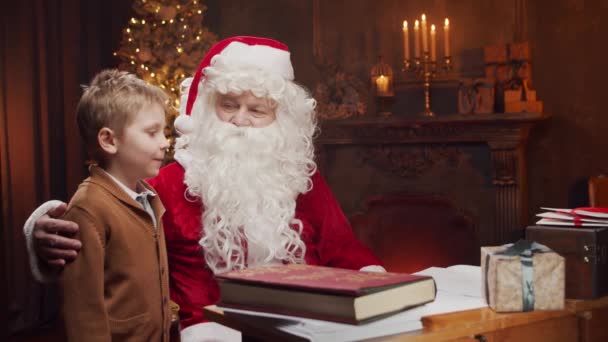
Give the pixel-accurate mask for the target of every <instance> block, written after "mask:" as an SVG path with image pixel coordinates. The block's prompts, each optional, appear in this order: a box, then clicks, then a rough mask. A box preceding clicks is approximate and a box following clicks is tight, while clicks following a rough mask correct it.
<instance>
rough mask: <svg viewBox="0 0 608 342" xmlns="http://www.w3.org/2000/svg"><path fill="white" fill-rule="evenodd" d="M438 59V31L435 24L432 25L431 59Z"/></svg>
mask: <svg viewBox="0 0 608 342" xmlns="http://www.w3.org/2000/svg"><path fill="white" fill-rule="evenodd" d="M436 60H437V32H435V25H431V61H433V62H434V61H436Z"/></svg>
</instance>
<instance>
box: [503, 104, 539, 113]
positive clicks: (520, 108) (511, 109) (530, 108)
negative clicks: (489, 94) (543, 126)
mask: <svg viewBox="0 0 608 342" xmlns="http://www.w3.org/2000/svg"><path fill="white" fill-rule="evenodd" d="M522 112H528V113H542V112H543V101H516V102H505V113H522Z"/></svg>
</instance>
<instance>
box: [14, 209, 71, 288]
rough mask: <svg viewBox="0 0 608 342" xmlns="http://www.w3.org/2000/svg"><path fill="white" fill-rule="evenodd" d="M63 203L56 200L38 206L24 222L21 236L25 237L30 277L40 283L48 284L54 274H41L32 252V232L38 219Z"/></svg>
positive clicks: (36, 259)
mask: <svg viewBox="0 0 608 342" xmlns="http://www.w3.org/2000/svg"><path fill="white" fill-rule="evenodd" d="M62 204H63V202H61V201H57V200H51V201H48V202H45V203H43V204H42V205H41V206H39V207H38V208H37V209H36V210H34V212H33V213H32V214H31V215H30V217H29V218H28V219H27V221H25V224H24V225H23V235H25V245H26V246H27V254H28V255H29V258H30V269H31V270H32V275H33V276H34V278H35V279H36V280H38V281H39V282H42V283H48V282H50V281H53V280H55V275H54V274H45V273H43V272H42V270H41V268H40V265H39V264H38V256H37V255H36V252H35V251H34V240H33V239H34V237H33V236H32V232H33V231H34V225H35V224H36V221H38V219H39V218H41V217H42V216H44V215H46V214H47V213H48V212H49V211H50V210H52V209H55V208H57V207H58V206H60V205H62Z"/></svg>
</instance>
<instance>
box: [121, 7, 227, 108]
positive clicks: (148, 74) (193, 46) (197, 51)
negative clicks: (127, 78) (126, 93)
mask: <svg viewBox="0 0 608 342" xmlns="http://www.w3.org/2000/svg"><path fill="white" fill-rule="evenodd" d="M133 9H134V10H135V13H136V14H137V17H132V18H131V19H130V20H129V22H128V25H127V27H126V28H125V29H124V30H123V35H122V41H121V44H120V48H119V49H118V50H117V51H116V52H114V56H116V57H118V58H119V59H120V60H121V65H120V68H121V69H123V70H128V71H130V72H133V73H135V74H136V75H137V76H138V77H140V78H142V79H143V80H145V81H146V82H148V83H150V84H154V85H157V86H159V87H161V88H162V89H164V90H165V91H167V93H168V94H169V95H170V96H171V101H172V104H173V106H174V107H175V108H178V107H179V84H180V83H181V82H182V80H183V79H184V78H186V77H189V76H192V75H193V74H194V72H195V71H196V68H197V66H198V63H199V62H200V60H201V59H202V57H203V56H204V54H205V53H206V51H207V50H208V49H209V48H210V47H211V45H212V44H213V43H215V41H216V39H217V37H216V35H215V34H213V33H211V32H210V31H209V30H208V29H207V28H206V27H204V26H203V17H204V12H205V10H206V9H207V7H206V6H205V5H204V4H203V3H201V2H200V1H198V0H156V1H154V0H136V1H134V2H133ZM175 114H177V113H173V115H175Z"/></svg>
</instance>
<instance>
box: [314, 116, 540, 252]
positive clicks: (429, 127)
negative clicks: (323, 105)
mask: <svg viewBox="0 0 608 342" xmlns="http://www.w3.org/2000/svg"><path fill="white" fill-rule="evenodd" d="M547 118H548V115H546V114H541V113H505V114H477V115H461V114H455V115H443V116H437V117H432V118H431V117H399V116H393V117H388V118H382V117H365V118H357V119H345V120H334V121H325V122H322V123H321V125H320V128H321V133H320V135H319V136H318V138H317V140H316V145H317V151H318V162H319V169H320V170H321V171H322V172H323V171H324V165H325V164H326V162H327V160H326V159H325V158H327V153H326V152H327V148H329V147H331V146H332V145H333V146H335V145H367V146H385V147H389V146H392V145H405V144H417V145H426V144H428V145H451V144H464V143H479V144H485V145H487V146H488V147H489V150H490V154H491V160H492V184H493V188H494V193H495V208H496V212H495V226H494V229H493V231H484V232H481V234H482V236H480V239H481V241H482V242H483V243H502V242H508V241H511V240H513V239H515V238H517V237H519V236H520V235H521V230H522V229H523V228H524V227H525V225H526V223H527V222H526V221H527V215H528V208H527V170H526V158H525V151H526V149H525V145H526V143H527V140H528V136H529V134H530V130H531V128H532V127H533V126H534V125H535V124H537V123H539V122H541V121H544V120H546V119H547Z"/></svg>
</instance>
